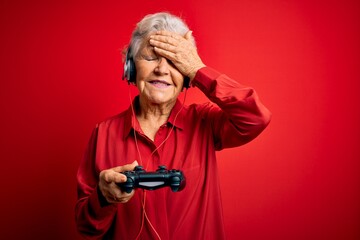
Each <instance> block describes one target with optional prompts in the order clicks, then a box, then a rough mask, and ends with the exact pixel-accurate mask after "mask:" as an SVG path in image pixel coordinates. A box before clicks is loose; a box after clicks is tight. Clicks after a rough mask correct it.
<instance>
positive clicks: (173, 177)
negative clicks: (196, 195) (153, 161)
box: [118, 166, 185, 193]
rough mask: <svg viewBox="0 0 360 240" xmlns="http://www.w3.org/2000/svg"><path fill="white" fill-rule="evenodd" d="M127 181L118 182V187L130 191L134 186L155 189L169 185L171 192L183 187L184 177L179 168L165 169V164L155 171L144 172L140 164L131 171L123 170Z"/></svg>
mask: <svg viewBox="0 0 360 240" xmlns="http://www.w3.org/2000/svg"><path fill="white" fill-rule="evenodd" d="M122 174H124V175H125V176H126V177H127V181H126V182H123V183H119V184H118V185H119V186H120V188H121V189H122V190H123V191H125V192H127V193H131V191H132V190H133V189H134V188H143V189H146V190H155V189H158V188H162V187H166V186H169V187H170V188H171V190H172V191H173V192H178V191H181V190H182V189H183V188H184V187H185V177H184V175H183V173H182V172H181V171H179V170H174V169H172V170H167V169H166V167H165V166H159V168H158V170H156V172H146V171H145V170H144V169H143V167H142V166H136V167H135V169H134V170H133V171H126V172H123V173H122Z"/></svg>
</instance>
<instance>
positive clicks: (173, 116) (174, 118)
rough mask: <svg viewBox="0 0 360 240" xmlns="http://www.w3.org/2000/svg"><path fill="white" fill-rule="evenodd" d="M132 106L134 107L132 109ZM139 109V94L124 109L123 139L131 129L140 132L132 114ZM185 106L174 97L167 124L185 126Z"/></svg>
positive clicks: (178, 126)
mask: <svg viewBox="0 0 360 240" xmlns="http://www.w3.org/2000/svg"><path fill="white" fill-rule="evenodd" d="M132 108H134V109H133V110H132ZM137 109H139V96H136V97H135V98H134V100H133V102H132V105H130V106H129V108H128V109H127V110H126V111H125V123H124V139H125V138H127V137H128V136H129V134H131V133H132V131H133V129H135V131H137V132H140V133H142V130H141V127H140V124H139V121H138V120H137V118H136V117H134V116H133V112H136V110H137ZM184 119H185V108H184V107H183V104H182V103H181V102H180V101H179V100H178V99H176V103H175V105H174V107H173V109H172V110H171V113H170V116H169V118H168V121H167V123H168V125H172V126H174V127H176V128H179V129H183V128H184V126H185V121H184Z"/></svg>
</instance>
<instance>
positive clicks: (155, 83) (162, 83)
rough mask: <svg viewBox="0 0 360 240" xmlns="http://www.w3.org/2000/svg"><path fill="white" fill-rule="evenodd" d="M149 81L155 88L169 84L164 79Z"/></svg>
mask: <svg viewBox="0 0 360 240" xmlns="http://www.w3.org/2000/svg"><path fill="white" fill-rule="evenodd" d="M149 83H150V84H151V85H153V86H154V87H157V88H166V87H169V86H171V84H169V83H167V82H165V81H162V80H152V81H149Z"/></svg>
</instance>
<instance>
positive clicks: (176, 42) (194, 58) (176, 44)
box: [149, 31, 205, 80]
mask: <svg viewBox="0 0 360 240" xmlns="http://www.w3.org/2000/svg"><path fill="white" fill-rule="evenodd" d="M191 34H192V32H191V31H189V32H187V33H186V34H185V36H181V35H179V34H177V33H174V32H169V31H158V32H156V33H154V34H153V35H151V36H150V40H149V43H150V45H151V46H153V47H154V51H155V53H156V54H158V55H160V56H162V57H165V58H166V59H168V60H170V61H171V62H172V63H173V64H174V65H175V67H176V68H177V69H178V70H179V71H180V72H181V73H182V74H183V75H184V76H188V77H189V78H190V80H193V79H194V77H195V75H196V72H197V71H198V70H199V69H200V68H202V67H205V64H204V63H203V62H202V60H201V58H200V56H199V54H198V52H197V50H196V47H195V45H194V44H193V42H192V41H191Z"/></svg>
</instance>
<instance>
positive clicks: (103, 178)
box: [98, 161, 138, 203]
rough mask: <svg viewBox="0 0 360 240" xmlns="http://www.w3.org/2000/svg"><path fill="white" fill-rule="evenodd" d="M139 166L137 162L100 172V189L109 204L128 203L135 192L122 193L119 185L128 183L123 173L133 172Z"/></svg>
mask: <svg viewBox="0 0 360 240" xmlns="http://www.w3.org/2000/svg"><path fill="white" fill-rule="evenodd" d="M137 165H138V163H137V161H134V162H133V163H131V164H127V165H123V166H118V167H114V168H110V169H106V170H103V171H101V172H100V175H99V186H98V187H99V189H100V191H101V193H102V195H103V196H104V197H105V199H106V201H107V202H108V203H126V202H128V201H129V200H130V199H131V198H132V196H133V195H134V191H132V192H131V193H126V192H123V191H121V189H120V187H119V186H118V185H117V184H118V183H122V182H126V180H127V179H126V176H125V175H124V174H122V173H121V172H124V171H132V170H134V168H135V167H136V166H137Z"/></svg>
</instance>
